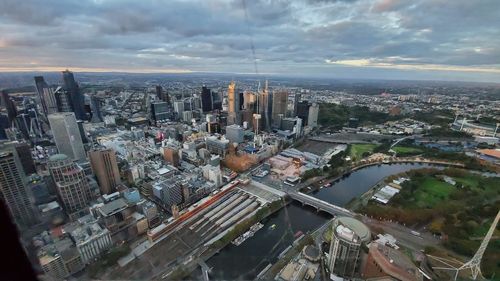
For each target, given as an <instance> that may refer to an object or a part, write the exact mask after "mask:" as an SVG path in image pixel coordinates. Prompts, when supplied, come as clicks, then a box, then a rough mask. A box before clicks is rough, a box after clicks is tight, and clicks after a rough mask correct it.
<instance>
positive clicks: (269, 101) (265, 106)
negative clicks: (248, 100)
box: [257, 80, 273, 130]
mask: <svg viewBox="0 0 500 281" xmlns="http://www.w3.org/2000/svg"><path fill="white" fill-rule="evenodd" d="M257 99H258V100H257V104H258V112H257V113H258V114H260V116H261V119H259V120H260V124H259V130H270V129H271V125H272V124H271V123H272V122H271V120H272V114H273V95H271V94H270V93H269V91H268V87H267V80H266V84H265V87H264V91H262V92H261V93H259V95H258V96H257ZM261 125H262V126H261Z"/></svg>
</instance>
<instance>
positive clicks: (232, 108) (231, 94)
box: [227, 81, 239, 113]
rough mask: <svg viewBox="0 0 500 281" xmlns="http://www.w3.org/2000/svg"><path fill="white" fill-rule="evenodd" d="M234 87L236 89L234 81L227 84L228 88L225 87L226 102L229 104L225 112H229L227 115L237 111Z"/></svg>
mask: <svg viewBox="0 0 500 281" xmlns="http://www.w3.org/2000/svg"><path fill="white" fill-rule="evenodd" d="M235 87H236V84H235V83H234V81H231V83H229V86H228V87H227V98H228V102H229V105H228V110H227V112H229V113H231V112H236V109H237V102H236V95H235V91H234V90H235ZM238 103H239V102H238Z"/></svg>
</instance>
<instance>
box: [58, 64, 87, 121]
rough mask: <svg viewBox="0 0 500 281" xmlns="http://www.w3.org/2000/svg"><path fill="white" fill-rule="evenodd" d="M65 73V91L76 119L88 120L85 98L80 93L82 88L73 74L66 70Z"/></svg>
mask: <svg viewBox="0 0 500 281" xmlns="http://www.w3.org/2000/svg"><path fill="white" fill-rule="evenodd" d="M62 73H63V81H64V87H63V88H64V90H65V91H66V92H67V93H68V97H69V102H70V104H71V108H72V109H73V112H74V113H75V117H76V119H78V120H87V119H88V117H87V114H86V113H85V108H84V106H85V97H84V96H83V94H82V93H81V92H80V87H79V86H78V84H77V83H76V81H75V77H74V76H73V72H71V71H69V70H65V71H63V72H62Z"/></svg>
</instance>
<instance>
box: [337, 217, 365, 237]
mask: <svg viewBox="0 0 500 281" xmlns="http://www.w3.org/2000/svg"><path fill="white" fill-rule="evenodd" d="M333 226H334V229H335V233H336V234H337V236H339V237H341V238H343V239H345V240H347V241H350V242H365V243H367V242H369V241H370V240H371V232H370V230H369V229H368V227H367V226H366V225H365V224H363V223H362V222H360V221H358V220H357V219H353V218H350V217H337V218H335V219H334V221H333ZM358 239H359V240H361V241H358Z"/></svg>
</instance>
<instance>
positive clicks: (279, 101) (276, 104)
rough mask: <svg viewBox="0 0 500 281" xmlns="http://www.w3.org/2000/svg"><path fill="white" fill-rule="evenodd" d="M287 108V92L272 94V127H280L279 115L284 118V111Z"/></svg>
mask: <svg viewBox="0 0 500 281" xmlns="http://www.w3.org/2000/svg"><path fill="white" fill-rule="evenodd" d="M287 106H288V92H285V91H279V92H274V93H273V110H272V115H271V116H272V119H273V122H272V125H273V126H274V127H279V126H280V123H279V122H280V118H279V117H280V114H282V116H283V117H284V116H286V110H287Z"/></svg>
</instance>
